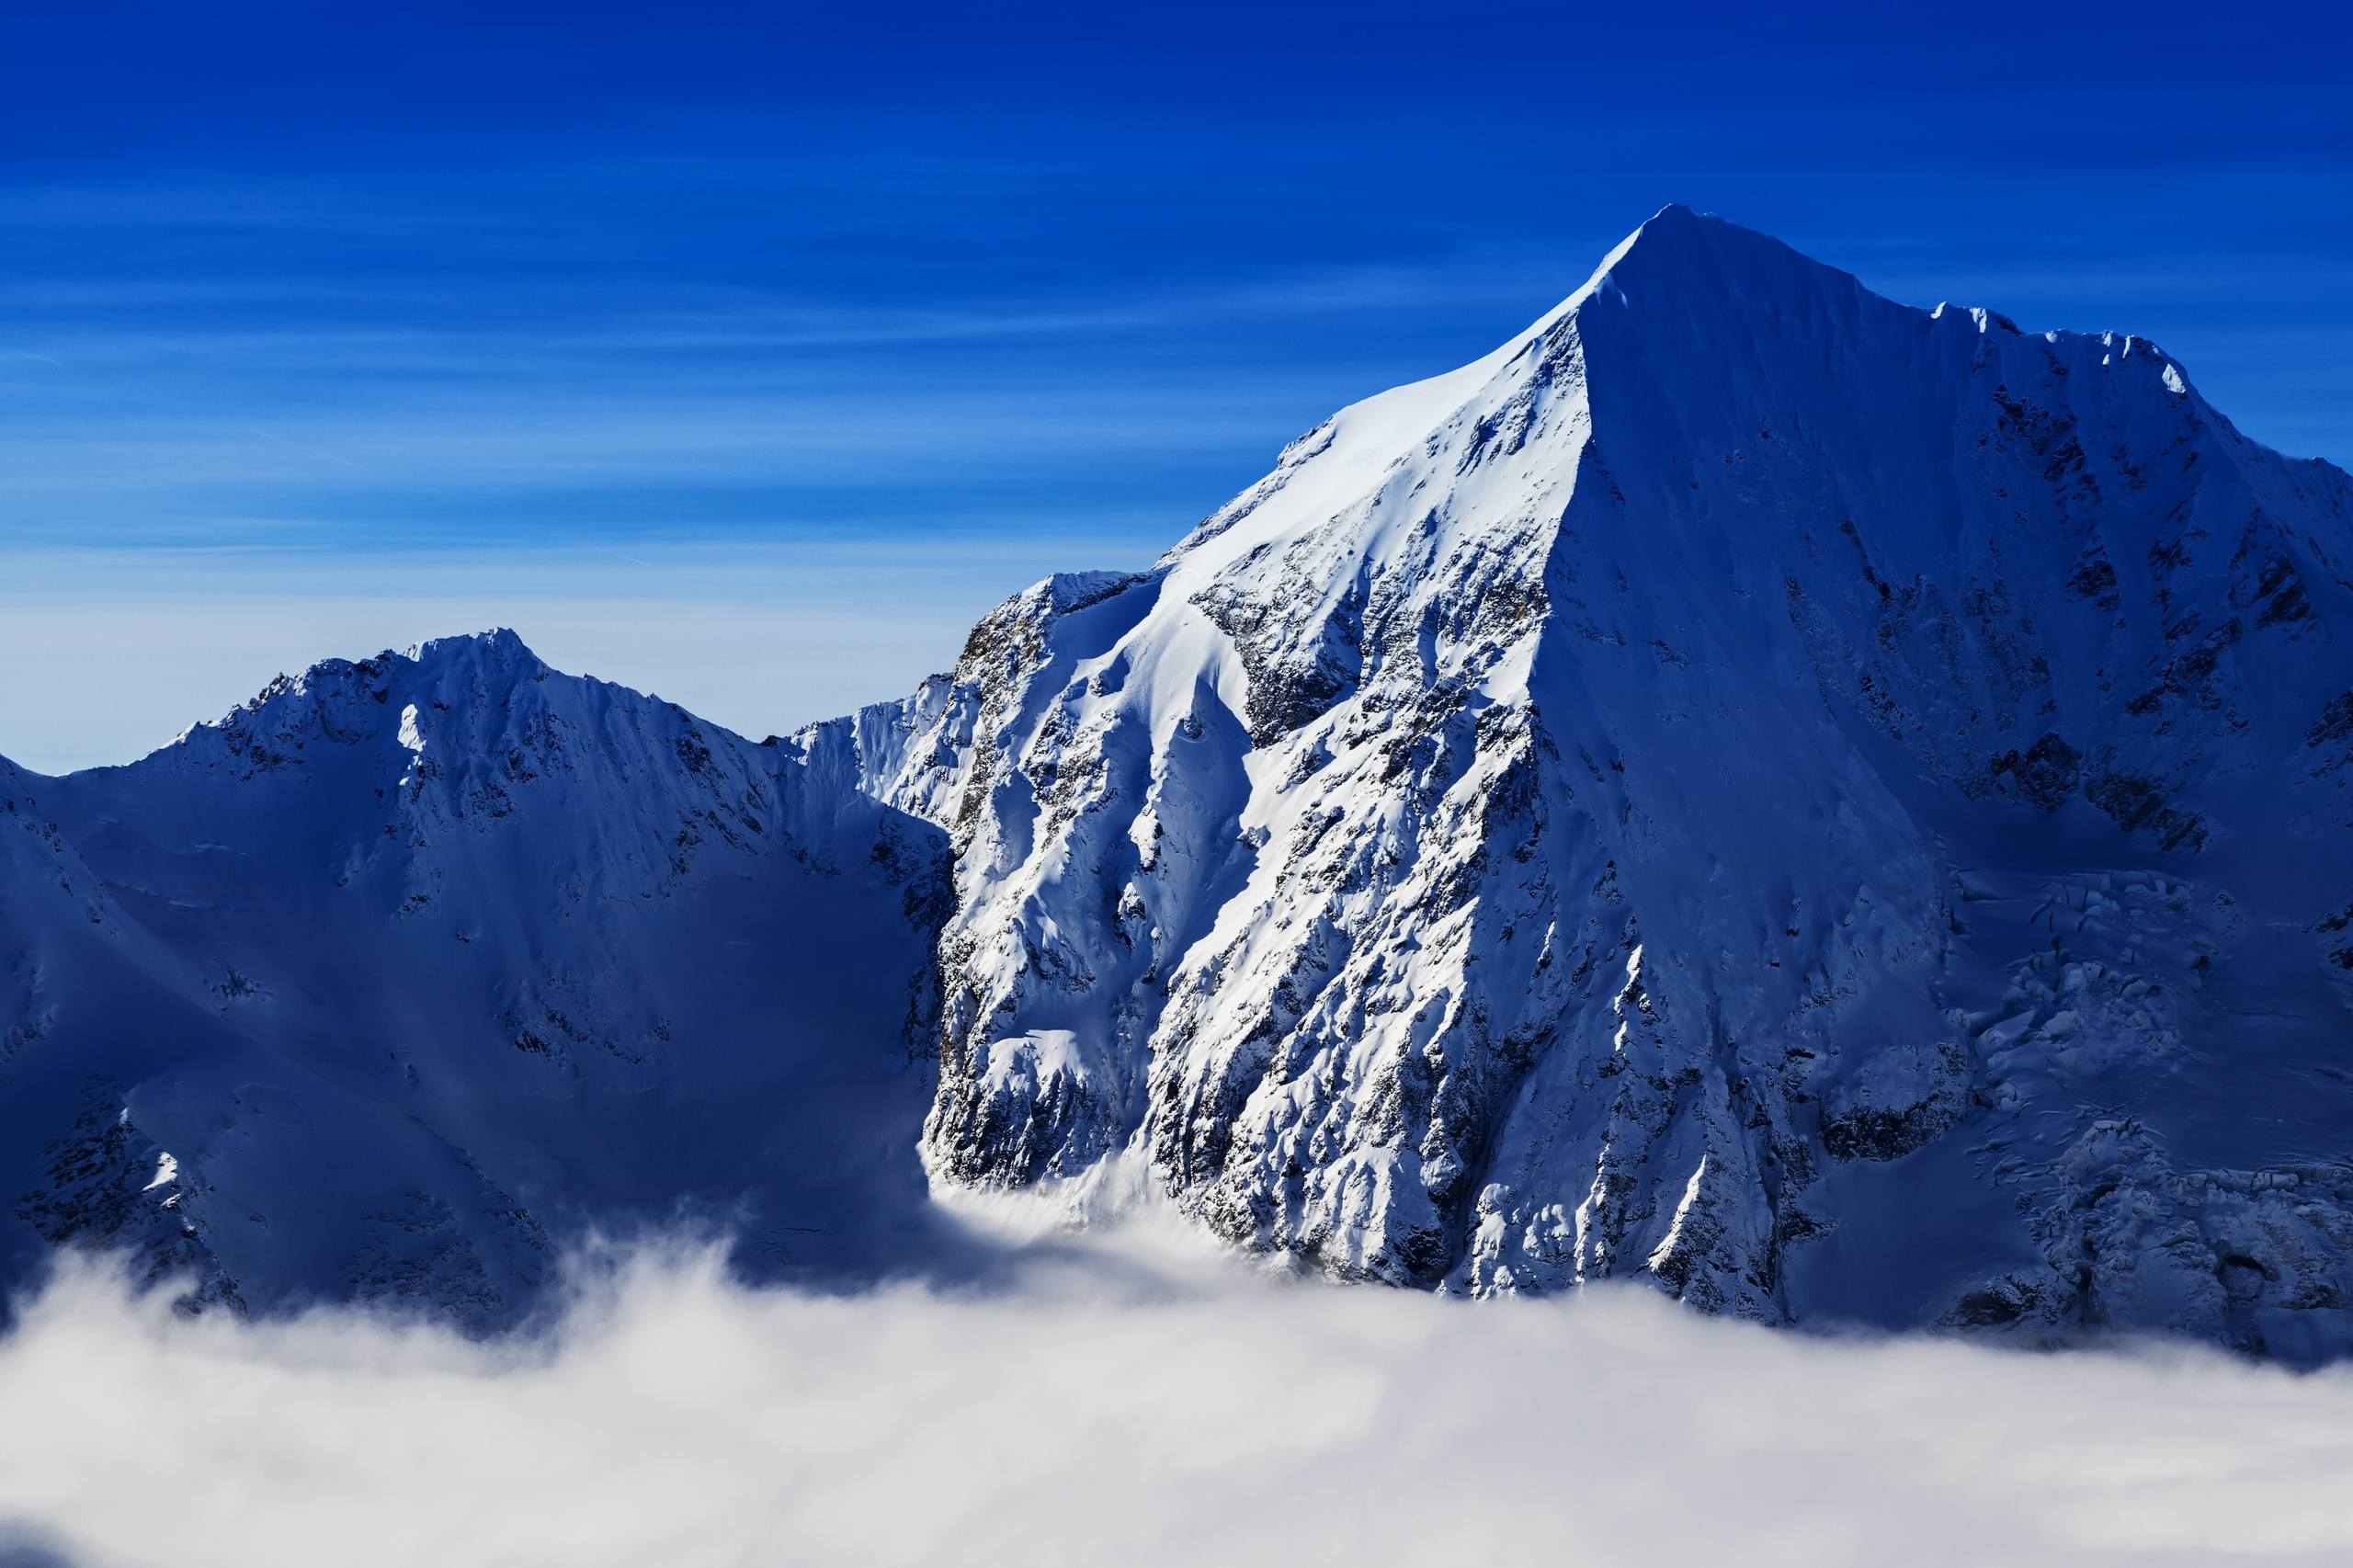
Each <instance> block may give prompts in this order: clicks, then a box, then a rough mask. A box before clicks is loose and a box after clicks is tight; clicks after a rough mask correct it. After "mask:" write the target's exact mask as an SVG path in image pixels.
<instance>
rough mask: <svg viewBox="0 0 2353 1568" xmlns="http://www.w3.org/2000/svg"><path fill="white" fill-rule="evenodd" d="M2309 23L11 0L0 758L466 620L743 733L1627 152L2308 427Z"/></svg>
mask: <svg viewBox="0 0 2353 1568" xmlns="http://www.w3.org/2000/svg"><path fill="white" fill-rule="evenodd" d="M657 16H658V17H659V19H658V21H657V20H653V19H649V18H654V17H657ZM485 17H489V18H491V19H485ZM2348 43H2353V29H2348V25H2347V23H2345V22H2343V21H2339V20H2336V19H2334V17H2332V16H2330V15H2327V14H2325V13H2324V10H2323V8H2321V7H2317V6H2297V7H2292V8H2291V7H2287V6H2264V5H2259V4H2258V5H2242V6H2234V7H2229V8H2227V9H2218V8H2215V7H2213V6H2195V7H2192V6H2165V5H2160V6H2132V7H2129V8H2128V7H2123V6H2117V7H2113V8H2100V9H2097V10H2094V9H2088V8H2078V9H2073V10H2071V9H2069V8H2067V7H2064V6H2046V7H2042V8H2040V9H2039V10H2038V11H2037V13H2036V14H2035V15H2033V16H2032V17H2029V18H2025V19H2018V18H2011V19H2007V20H1995V21H1990V22H1989V21H1988V20H1987V19H1985V18H1984V17H1974V16H1964V14H1963V13H1962V12H1961V11H1959V10H1954V11H1949V12H1944V13H1941V14H1937V15H1928V14H1926V13H1920V14H1913V13H1909V12H1904V11H1899V9H1897V8H1893V7H1890V8H1885V9H1878V8H1874V9H1863V8H1844V9H1841V8H1836V7H1828V8H1825V7H1811V8H1807V9H1806V10H1805V11H1804V12H1803V14H1802V15H1794V16H1793V15H1791V14H1789V13H1787V12H1784V11H1781V10H1779V8H1773V9H1760V8H1752V7H1745V6H1743V7H1731V6H1666V7H1652V8H1649V9H1647V10H1641V11H1637V10H1636V9H1635V8H1633V7H1617V8H1612V9H1608V10H1580V9H1578V8H1575V7H1542V8H1540V7H1533V6H1530V7H1524V8H1508V7H1494V6H1470V7H1451V8H1445V9H1440V8H1437V7H1415V8H1410V9H1409V8H1405V7H1399V6H1382V5H1372V6H1347V7H1341V6H1254V7H1250V8H1249V9H1247V10H1241V9H1224V8H1220V7H1214V6H1187V7H1183V8H1127V9H1120V8H1115V7H1108V6H1099V5H1098V6H1088V7H1084V8H1082V7H1076V6H1063V7H1023V8H1019V9H1017V10H1012V11H1006V12H983V11H980V10H978V9H972V10H959V11H952V12H951V11H935V10H932V9H930V8H927V7H926V6H905V5H901V6H828V7H825V8H824V9H823V10H820V9H818V8H815V7H805V8H804V7H793V6H759V7H755V6H740V7H737V6H717V5H709V4H685V5H679V6H672V7H669V8H668V9H667V11H666V12H660V11H657V9H656V8H655V7H652V6H630V7H620V6H602V5H597V4H569V5H564V6H524V5H474V6H464V5H433V6H417V5H399V4H386V5H377V6H368V7H365V8H359V7H330V6H316V5H310V4H304V5H282V6H266V5H254V4H246V3H241V0H226V3H224V4H221V5H216V6H206V7H194V6H162V5H153V4H139V5H131V4H106V3H103V0H83V3H77V4H76V5H74V6H52V7H40V8H38V9H37V8H35V7H33V6H30V5H28V4H21V3H17V0H0V661H5V662H6V665H8V667H9V675H10V678H9V679H8V680H7V681H6V682H5V683H0V753H5V754H6V755H9V756H15V757H17V759H18V760H20V761H23V762H25V763H26V764H28V766H34V767H45V768H51V769H56V768H62V767H67V766H78V765H83V764H87V763H92V762H99V761H113V760H121V759H124V758H127V757H129V756H133V755H136V754H137V753H138V752H140V751H142V750H144V749H146V748H147V747H149V746H152V745H153V744H159V743H160V742H162V741H163V740H165V738H167V737H168V736H169V735H170V734H171V733H173V732H174V731H175V730H176V729H177V728H179V727H180V726H181V725H182V724H184V723H185V722H188V720H191V719H193V718H197V717H199V716H205V715H210V714H213V713H217V712H218V711H219V710H221V709H222V708H224V707H225V706H227V705H228V704H229V703H230V702H231V701H233V700H234V699H236V698H238V697H240V696H242V695H244V693H245V692H247V691H249V690H250V689H251V688H252V687H255V686H257V685H258V684H259V683H260V682H261V681H262V680H264V679H266V678H267V676H270V675H271V674H274V673H276V671H277V670H278V668H280V667H281V666H293V667H299V666H300V665H301V664H302V663H305V662H307V661H308V660H310V659H312V658H315V657H319V656H324V655H325V654H328V653H346V654H357V653H365V652H368V651H369V650H371V649H373V648H374V647H376V646H380V645H381V644H383V643H385V642H409V641H413V640H415V639H416V638H419V637H424V636H429V635H435V634H438V633H441V632H445V631H453V630H461V629H465V628H467V627H468V626H471V625H472V624H474V623H478V622H479V623H487V622H489V621H502V622H508V623H512V624H514V625H516V626H517V628H518V629H519V630H520V631H523V633H524V635H525V636H526V638H527V639H529V640H530V641H531V642H533V643H534V645H535V646H538V647H539V648H540V651H541V652H542V653H544V654H546V655H548V656H549V657H550V658H551V659H553V660H555V661H556V662H558V663H561V664H564V665H567V666H569V667H575V668H577V667H586V668H589V669H591V670H593V671H594V672H595V673H597V674H601V675H607V676H611V677H613V678H617V679H623V680H628V681H630V682H631V684H635V685H640V686H649V687H655V688H657V689H660V690H662V691H663V693H664V694H665V695H666V696H671V697H675V698H676V699H680V700H682V701H686V702H688V704H689V706H694V707H698V708H699V709H702V710H706V711H708V712H710V714H711V716H713V717H716V718H718V719H720V720H722V721H723V722H730V723H733V724H734V725H736V726H737V727H739V728H745V729H747V730H751V731H753V732H755V733H764V732H765V731H766V730H768V729H772V728H779V727H782V726H784V725H787V724H789V723H790V722H797V721H800V720H802V719H806V718H810V717H814V716H817V715H818V714H820V713H822V712H824V711H827V710H833V709H837V708H840V707H843V706H846V705H847V704H849V703H851V702H853V701H857V700H863V699H872V698H878V697H881V696H884V695H888V694H890V693H892V692H893V691H894V690H897V689H900V688H903V687H905V686H907V685H908V684H910V683H911V682H912V680H913V679H914V678H915V677H916V676H919V675H920V674H921V673H923V672H924V671H925V670H926V669H929V668H932V667H935V666H938V665H942V664H944V663H945V662H946V661H947V660H948V659H949V658H950V657H952V655H953V653H954V651H955V649H956V647H957V646H958V645H959V644H960V642H961V638H962V632H963V630H964V624H963V623H965V622H967V621H969V620H970V619H971V618H972V615H973V614H975V613H977V612H978V611H979V610H980V609H982V608H984V607H985V606H986V605H987V604H988V603H990V602H992V601H993V600H995V598H997V597H1001V596H1002V595H1003V594H1004V593H1006V592H1007V591H1010V590H1011V589H1013V588H1016V587H1017V586H1019V585H1021V584H1022V583H1023V582H1025V581H1027V580H1029V579H1030V578H1032V577H1035V576H1037V575H1039V574H1041V573H1043V572H1044V571H1046V570H1049V569H1052V568H1055V567H1064V566H1067V567H1084V566H1098V565H1110V566H1117V565H1128V564H1140V563H1142V562H1144V561H1146V560H1148V559H1149V558H1150V557H1151V556H1152V555H1154V553H1156V552H1157V551H1159V550H1160V549H1161V548H1162V547H1163V546H1164V545H1165V544H1166V543H1168V542H1169V541H1171V540H1174V539H1175V538H1176V536H1177V535H1179V534H1180V533H1182V532H1183V531H1184V529H1185V528H1187V527H1188V526H1189V525H1190V524H1191V523H1192V522H1193V521H1194V520H1195V519H1196V518H1197V517H1199V516H1200V515H1201V514H1203V513H1205V512H1207V511H1209V510H1210V509H1211V508H1212V507H1214V506H1216V505H1218V504H1219V503H1220V502H1222V500H1223V499H1224V498H1225V497H1226V496H1227V495H1228V494H1231V493H1232V492H1233V491H1234V490H1236V489H1239V488H1240V487H1241V486H1242V485H1244V484H1245V483H1248V482H1249V481H1250V480H1252V479H1253V478H1255V477H1256V475H1257V474H1258V473H1260V472H1263V471H1264V469H1265V468H1266V467H1267V464H1268V463H1269V462H1270V460H1272V458H1273V455H1274V453H1275V451H1276V450H1277V449H1279V447H1280V446H1281V445H1282V443H1283V442H1284V441H1286V440H1287V439H1289V438H1290V437H1291V436H1293V435H1295V434H1297V433H1298V432H1300V431H1301V430H1302V429H1305V428H1306V427H1308V426H1312V425H1313V424H1314V423H1315V422H1316V421H1317V420H1318V419H1320V418H1322V417H1323V415H1325V414H1326V413H1328V412H1330V411H1331V410H1332V409H1333V408H1334V407H1336V406H1337V405H1339V404H1341V403H1347V402H1349V401H1352V400H1353V399H1355V398H1358V397H1360V396H1362V395H1365V394H1366V393H1368V392H1373V391H1376V390H1378V389H1380V388H1381V387H1383V386H1386V385H1389V384H1392V383H1394V382H1396V381H1405V380H1411V379H1415V378H1417V377H1420V376H1423V375H1427V374H1430V373H1433V372H1435V371H1438V370H1439V369H1446V368H1449V367H1450V366H1452V365H1454V364H1457V363H1460V362H1461V361H1463V360H1466V359H1469V358H1474V357H1476V356H1477V355H1479V354H1480V353H1482V352H1483V351H1484V350H1485V349H1487V348H1488V347H1492V346H1493V345H1494V344H1495V343H1496V342H1498V341H1500V340H1501V339H1502V338H1504V337H1505V336H1506V335H1509V334H1510V333H1512V332H1514V331H1516V330H1517V329H1518V327H1519V326H1521V325H1522V324H1525V323H1526V322H1527V321H1529V319H1531V318H1533V317H1534V316H1535V315H1537V314H1538V313H1540V312H1541V311H1542V310H1544V309H1545V308H1546V307H1547V306H1548V305H1550V304H1551V303H1552V301H1554V300H1556V299H1558V298H1559V297H1560V296H1562V295H1563V294H1565V293H1567V292H1568V291H1569V290H1571V289H1573V288H1574V287H1575V286H1576V285H1577V284H1578V283H1579V282H1581V281H1582V280H1583V279H1584V278H1585V276H1586V273H1587V272H1588V271H1589V270H1590V269H1591V267H1592V266H1593V264H1594V263H1595V261H1596V260H1597V259H1598V257H1599V256H1600V255H1601V254H1602V253H1603V251H1604V250H1606V249H1607V248H1608V245H1609V244H1612V243H1613V242H1615V241H1616V240H1617V239H1619V238H1620V236H1622V235H1623V234H1624V233H1626V232H1627V231H1628V230H1630V229H1631V228H1632V227H1633V226H1634V225H1636V224H1637V223H1639V222H1641V221H1642V220H1643V218H1644V217H1646V216H1647V215H1648V214H1649V213H1650V212H1651V211H1652V210H1654V209H1655V208H1657V207H1658V206H1660V205H1661V204H1662V203H1664V202H1666V201H1669V200H1679V201H1684V202H1688V203H1689V204H1691V205H1693V206H1696V207H1699V208H1702V209H1706V210H1715V211H1719V212H1722V213H1723V214H1724V215H1726V216H1727V217H1731V218H1733V219H1735V220H1736V221H1739V222H1745V223H1747V224H1749V225H1751V226H1753V227H1756V228H1761V229H1764V230H1767V231H1768V232H1770V233H1776V234H1779V235H1780V236H1781V237H1782V238H1784V239H1786V240H1788V241H1790V243H1791V244H1795V245H1797V246H1798V247H1799V248H1801V249H1802V250H1806V251H1808V252H1810V253H1812V254H1813V255H1815V256H1820V257H1822V258H1823V259H1824V260H1827V261H1831V262H1834V263H1836V265H1838V266H1841V267H1846V268H1847V269H1849V270H1851V271H1854V272H1856V273H1858V274H1859V275H1860V276H1861V277H1862V278H1864V280H1865V281H1866V282H1868V283H1870V284H1871V285H1872V286H1873V287H1875V288H1877V289H1878V290H1881V292H1883V293H1887V294H1890V295H1893V296H1894V297H1895V298H1898V299H1903V300H1908V301H1915V302H1918V303H1922V304H1929V303H1934V302H1935V301H1938V300H1940V299H1952V300H1955V301H1961V302H1964V303H1984V304H1989V305H1992V306H1995V307H1996V308H1998V309H2001V310H2003V311H2006V312H2008V313H2010V314H2011V315H2013V316H2015V317H2017V318H2018V321H2019V322H2020V324H2023V325H2026V326H2029V327H2031V328H2040V327H2043V326H2072V327H2079V328H2086V329H2102V328H2110V327H2113V328H2116V329H2119V330H2124V331H2131V332H2136V333H2140V334H2143V335H2149V336H2154V337H2155V338H2156V339H2157V340H2158V341H2159V342H2160V343H2162V344H2163V345H2164V346H2165V348H2166V349H2167V350H2168V352H2170V353H2171V354H2173V355H2175V356H2176V357H2177V358H2179V359H2180V360H2181V362H2182V363H2183V364H2184V365H2185V366H2186V367H2187V369H2188V371H2189V373H2190V374H2191V375H2192V376H2193V377H2194V378H2195V379H2196V380H2197V381H2198V382H2199V383H2200V388H2201V390H2203V391H2204V392H2206V393H2207V394H2208V395H2209V396H2210V397H2211V398H2212V399H2213V400H2214V401H2215V402H2216V403H2219V404H2220V405H2221V406H2222V407H2223V408H2224V409H2226V410H2227V411H2229V412H2230V413H2231V414H2232V415H2234V418H2236V419H2237V421H2238V423H2239V424H2240V425H2241V426H2242V427H2243V428H2244V429H2245V430H2246V431H2247V432H2248V433H2249V434H2251V435H2253V436H2255V437H2257V438H2259V439H2262V440H2265V441H2267V442H2268V443H2270V444H2272V445H2274V446H2278V447H2280V448H2282V449H2285V450H2288V451H2290V452H2294V453H2298V454H2315V455H2320V456H2325V457H2328V458H2331V459H2333V460H2336V461H2338V462H2341V463H2343V462H2348V461H2353V72H2348V67H2347V44H2348Z"/></svg>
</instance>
